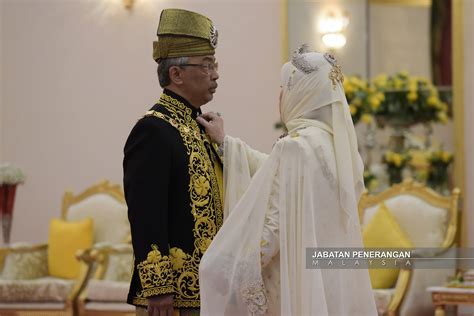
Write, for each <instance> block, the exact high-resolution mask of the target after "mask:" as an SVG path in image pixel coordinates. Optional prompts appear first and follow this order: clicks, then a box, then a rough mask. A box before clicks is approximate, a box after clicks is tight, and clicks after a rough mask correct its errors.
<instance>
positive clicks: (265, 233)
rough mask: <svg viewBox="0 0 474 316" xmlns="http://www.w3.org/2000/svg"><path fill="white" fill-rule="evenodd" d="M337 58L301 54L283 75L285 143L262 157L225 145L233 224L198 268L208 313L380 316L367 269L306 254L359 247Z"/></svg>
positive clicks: (352, 154) (353, 156)
mask: <svg viewBox="0 0 474 316" xmlns="http://www.w3.org/2000/svg"><path fill="white" fill-rule="evenodd" d="M343 80H344V79H343V75H342V72H341V69H340V67H339V65H338V64H337V62H336V60H335V59H334V57H332V56H331V55H328V54H324V55H323V54H320V53H316V52H308V51H307V47H306V46H303V47H301V48H300V49H299V50H298V51H297V52H295V54H294V56H293V58H292V61H291V62H289V63H286V64H285V65H284V66H283V67H282V94H281V98H280V114H281V120H282V122H283V123H284V124H285V127H286V129H287V130H288V136H286V137H283V138H281V139H280V140H279V141H278V142H277V143H276V144H275V145H274V147H273V150H272V152H271V154H270V155H269V156H268V157H267V156H266V155H263V154H260V153H258V152H256V151H254V150H252V149H250V148H249V147H248V146H247V145H245V144H244V143H243V142H242V141H240V140H239V139H234V138H232V137H229V136H225V138H224V133H223V129H222V124H221V123H222V122H221V120H220V118H219V117H218V116H216V115H214V114H207V115H204V118H205V119H204V118H201V119H200V123H201V124H203V125H204V126H205V127H206V130H207V132H208V133H209V135H210V136H211V138H212V139H213V141H216V142H218V143H220V142H222V143H223V146H224V182H225V195H226V199H225V200H226V203H225V210H226V221H225V222H224V225H223V227H222V228H221V229H220V231H219V232H218V234H217V235H216V236H215V238H214V240H213V242H212V243H211V245H210V247H209V248H208V249H207V251H206V253H205V255H204V257H203V258H202V261H201V265H200V288H201V314H202V315H236V316H237V315H239V316H240V315H264V314H267V315H285V316H291V315H293V316H300V315H337V316H340V315H361V316H362V315H363V316H368V315H377V313H376V309H375V303H374V298H373V294H372V290H371V286H370V280H369V274H368V272H367V270H363V269H307V268H306V262H307V260H308V259H307V257H306V248H316V247H319V248H322V247H326V248H329V247H348V248H349V247H354V248H355V247H362V238H361V233H360V226H359V221H358V215H357V202H358V199H359V196H360V194H361V192H362V190H363V188H364V186H363V176H362V174H363V164H362V160H361V158H360V155H359V153H358V151H357V140H356V135H355V131H354V126H353V123H352V119H351V116H350V113H349V109H348V105H347V101H346V98H345V95H344V90H343V86H342V82H343Z"/></svg>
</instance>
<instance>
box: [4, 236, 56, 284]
mask: <svg viewBox="0 0 474 316" xmlns="http://www.w3.org/2000/svg"><path fill="white" fill-rule="evenodd" d="M47 249H48V246H47V245H46V244H23V243H22V244H13V245H11V246H8V247H3V248H1V249H0V253H1V254H2V256H3V257H4V259H3V265H2V266H3V267H2V268H3V269H2V270H1V271H2V272H1V275H0V278H1V279H6V280H29V279H37V278H41V277H45V276H47V275H48V257H47Z"/></svg>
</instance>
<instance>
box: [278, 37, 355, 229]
mask: <svg viewBox="0 0 474 316" xmlns="http://www.w3.org/2000/svg"><path fill="white" fill-rule="evenodd" d="M306 50H307V46H305V45H303V46H302V47H301V48H300V49H299V50H298V51H297V52H295V54H294V56H293V58H292V61H291V62H288V63H286V64H285V65H283V67H282V70H281V76H282V88H283V95H282V103H281V119H282V121H283V123H284V124H285V126H286V127H287V129H288V130H289V131H291V130H292V129H296V128H301V127H302V126H306V125H308V124H309V125H311V124H312V121H313V120H308V119H306V118H309V117H311V118H314V117H318V116H319V117H318V118H319V119H320V120H322V121H324V122H326V123H329V125H331V127H332V130H333V135H334V150H335V154H336V155H335V156H336V165H337V178H338V186H339V197H340V203H341V207H342V209H343V210H344V212H345V213H346V216H347V218H346V219H345V222H346V224H350V223H354V222H355V221H358V219H357V218H353V217H352V216H351V211H350V208H351V207H352V206H353V205H356V204H357V202H358V200H359V197H360V194H361V193H362V191H363V190H364V178H363V172H364V165H363V163H362V159H361V157H360V155H359V151H358V148H357V137H356V134H355V129H354V124H353V122H352V117H351V114H350V112H349V106H348V104H347V100H346V96H345V93H344V88H343V85H342V83H343V81H344V77H343V75H342V71H341V68H340V66H339V65H338V64H337V61H336V59H335V58H334V57H333V56H332V55H330V54H322V53H318V52H307V51H306ZM318 112H319V113H320V114H319V115H318Z"/></svg>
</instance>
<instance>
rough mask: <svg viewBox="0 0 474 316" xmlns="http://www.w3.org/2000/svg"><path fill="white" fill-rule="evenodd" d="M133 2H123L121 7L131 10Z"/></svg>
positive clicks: (133, 0)
mask: <svg viewBox="0 0 474 316" xmlns="http://www.w3.org/2000/svg"><path fill="white" fill-rule="evenodd" d="M134 2H135V0H123V5H124V6H125V9H127V10H132V7H133V3H134Z"/></svg>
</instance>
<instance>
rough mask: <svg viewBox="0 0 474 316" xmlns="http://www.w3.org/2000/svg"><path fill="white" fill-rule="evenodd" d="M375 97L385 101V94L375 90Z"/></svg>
mask: <svg viewBox="0 0 474 316" xmlns="http://www.w3.org/2000/svg"><path fill="white" fill-rule="evenodd" d="M375 97H376V98H377V99H379V100H380V101H385V94H383V93H382V92H377V94H376V95H375Z"/></svg>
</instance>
